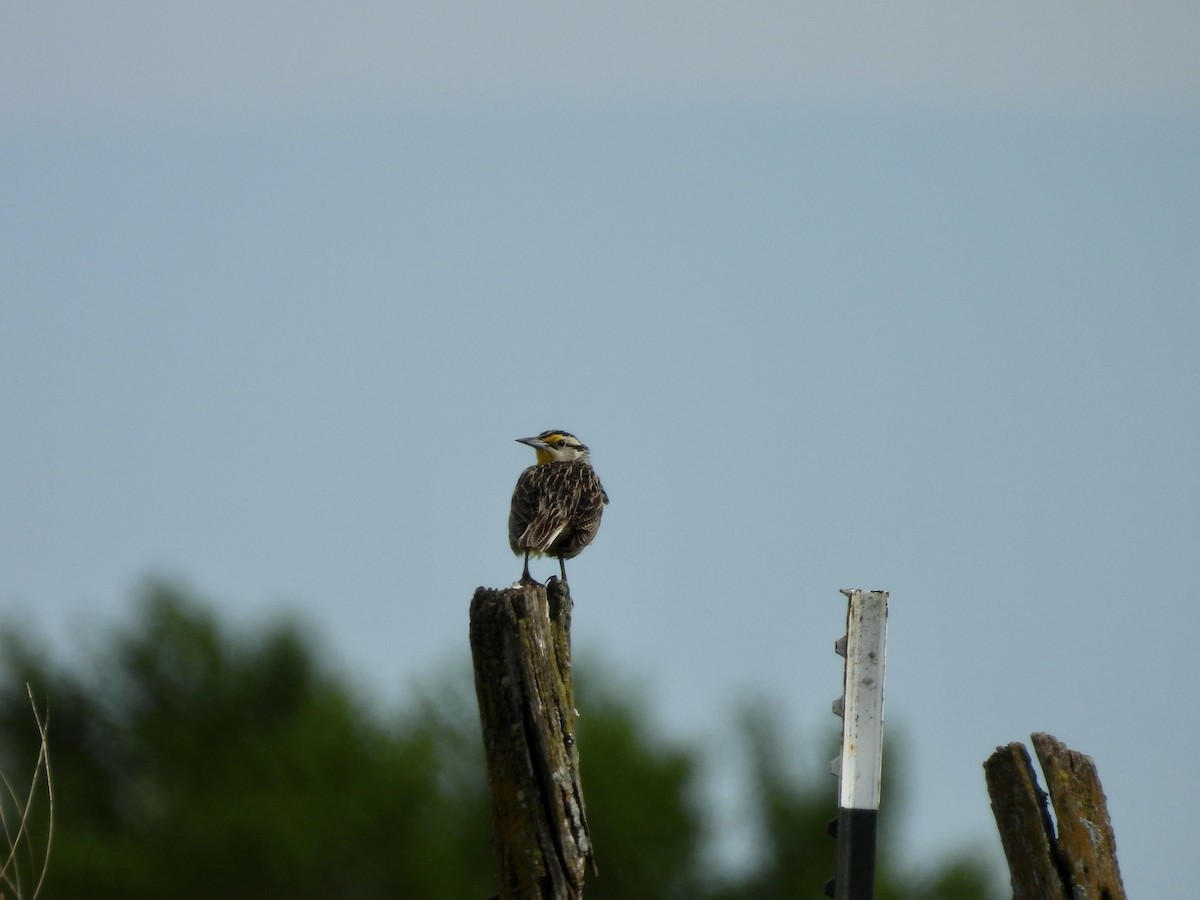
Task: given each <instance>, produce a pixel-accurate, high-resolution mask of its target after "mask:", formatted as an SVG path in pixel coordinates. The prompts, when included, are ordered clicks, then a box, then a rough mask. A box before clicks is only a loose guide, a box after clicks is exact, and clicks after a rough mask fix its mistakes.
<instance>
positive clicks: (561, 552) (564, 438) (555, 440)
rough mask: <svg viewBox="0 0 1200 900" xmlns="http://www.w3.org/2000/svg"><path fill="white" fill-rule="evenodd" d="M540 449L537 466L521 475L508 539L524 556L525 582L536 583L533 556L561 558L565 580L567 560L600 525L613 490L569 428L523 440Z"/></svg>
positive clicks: (585, 448) (522, 577)
mask: <svg viewBox="0 0 1200 900" xmlns="http://www.w3.org/2000/svg"><path fill="white" fill-rule="evenodd" d="M518 441H519V442H520V443H522V444H528V445H529V446H530V447H533V448H534V449H535V450H537V464H536V465H533V466H530V467H529V468H528V469H526V470H525V471H524V472H522V473H521V477H520V478H518V479H517V486H516V489H515V490H514V491H513V498H512V509H511V511H510V512H509V515H508V543H509V546H511V547H512V550H513V553H516V554H517V555H518V556H520V555H522V554H523V555H524V557H525V567H524V569H523V571H522V573H521V581H522V582H531V581H533V578H532V577H531V576H530V574H529V557H530V554H532V555H534V556H542V555H545V556H556V557H558V568H559V571H560V572H561V573H562V579H563V581H566V580H567V567H566V565H565V563H564V560H568V559H573V558H574V557H576V556H578V555H579V553H580V551H582V550H583V548H584V547H586V546H587V545H588V544H590V543H591V542H592V538H594V537H595V536H596V531H597V530H598V529H599V528H600V516H601V515H603V513H604V504H606V503H607V502H608V494H606V493H605V492H604V486H603V485H601V484H600V479H599V478H598V477H597V476H596V472H595V470H594V469H592V460H591V456H590V455H589V453H588V448H587V447H585V446H584V445H583V442H582V441H580V440H579V438H577V437H575V435H573V434H571V433H569V432H566V431H553V430H552V431H543V432H542V433H541V434H539V435H538V436H537V437H532V438H518Z"/></svg>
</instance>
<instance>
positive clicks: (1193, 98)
mask: <svg viewBox="0 0 1200 900" xmlns="http://www.w3.org/2000/svg"><path fill="white" fill-rule="evenodd" d="M6 20H7V23H6V27H5V28H4V29H3V30H2V32H0V166H2V171H3V172H4V178H3V189H2V191H3V194H2V195H3V204H2V206H0V229H2V232H0V422H3V429H2V434H0V613H2V614H3V617H4V619H5V620H6V621H16V622H23V623H26V624H28V625H30V626H31V627H36V628H38V629H40V630H41V632H43V633H44V634H46V635H48V636H49V639H51V640H53V641H54V642H55V644H56V646H58V647H60V652H61V653H63V654H64V655H66V656H68V657H70V656H71V655H72V654H79V655H81V656H82V655H83V654H84V652H85V650H86V647H87V645H88V642H89V641H94V640H95V636H96V635H97V634H101V633H103V632H104V631H105V630H106V629H110V628H112V627H117V626H118V625H119V624H120V623H122V622H125V621H127V620H128V617H129V616H130V615H131V614H132V610H133V602H132V598H133V597H134V596H135V595H136V593H137V590H138V586H139V585H141V584H143V583H144V581H145V579H147V578H152V577H166V578H170V579H176V580H178V581H179V582H180V583H183V584H186V585H189V586H190V587H192V588H193V589H194V590H196V591H197V592H199V593H200V594H201V595H203V596H205V597H207V598H209V599H210V600H211V601H212V603H213V604H214V605H215V606H216V608H217V610H218V612H219V613H220V614H221V615H223V616H226V617H228V618H229V619H230V620H231V621H235V622H240V623H245V624H249V625H252V624H254V623H260V622H263V621H267V620H269V619H270V618H271V617H272V616H275V615H278V614H280V613H281V612H291V613H296V614H298V615H300V616H301V617H302V618H303V619H304V620H305V621H307V622H309V623H310V624H311V625H312V626H313V627H314V629H316V630H317V631H318V632H319V633H320V634H321V636H322V638H323V639H326V640H327V641H328V643H329V646H330V652H331V655H332V656H333V657H334V658H335V659H336V660H337V661H338V663H339V664H340V665H342V666H343V667H344V668H345V670H346V671H347V672H349V673H350V674H351V675H352V676H353V677H354V678H355V679H357V680H358V681H360V682H361V683H362V684H363V685H364V687H365V688H367V689H369V690H371V691H373V692H375V693H376V695H378V696H379V697H381V698H383V699H384V700H385V701H386V702H391V701H392V700H397V699H401V698H403V696H405V691H406V689H407V688H406V686H408V685H411V684H412V683H413V682H414V681H419V680H421V679H425V678H428V677H430V675H431V674H432V673H436V672H438V671H444V670H445V669H446V668H448V667H449V668H453V667H456V666H461V665H463V664H464V663H463V661H464V660H465V659H466V658H467V657H468V648H467V630H466V625H467V609H468V604H469V602H470V598H471V594H472V592H473V591H474V589H475V587H476V586H478V585H487V586H491V587H503V586H506V585H508V584H509V583H510V582H511V581H512V580H514V579H516V578H517V577H518V576H519V574H520V561H519V560H517V559H516V558H514V557H513V556H512V555H511V553H510V551H509V549H508V547H507V543H506V539H505V535H506V520H507V510H508V501H509V496H510V494H511V490H512V486H513V484H514V483H515V480H516V477H517V475H518V474H519V472H520V470H521V469H522V468H523V467H524V466H526V465H529V464H531V463H532V461H533V460H532V453H530V452H529V450H528V448H526V447H523V446H522V445H520V444H516V443H514V439H515V438H519V437H525V436H528V435H532V434H536V433H538V432H540V431H543V430H545V429H549V428H559V429H566V430H569V431H571V432H573V433H575V434H577V435H579V436H580V437H581V438H582V439H583V440H584V441H585V442H586V443H587V444H588V445H589V446H590V447H591V448H592V453H593V459H594V462H595V465H596V468H597V471H598V472H599V474H600V476H601V478H602V479H603V480H604V484H605V486H606V488H607V490H608V493H609V495H610V497H611V498H612V503H611V505H610V507H609V508H608V510H607V512H606V513H605V519H604V524H603V527H602V529H601V531H600V535H599V537H598V538H597V539H596V542H595V543H594V544H593V545H592V546H591V547H590V548H588V550H587V551H586V552H585V553H584V554H583V555H581V556H580V557H579V558H577V559H576V560H574V561H572V562H571V563H570V564H569V565H570V575H571V585H572V589H573V594H574V597H575V602H576V608H575V618H574V640H575V644H576V648H577V652H579V653H580V654H581V655H583V656H584V657H586V658H588V659H590V660H592V661H593V664H594V665H597V666H604V667H606V668H608V669H610V670H611V671H612V673H613V674H614V676H615V677H617V678H620V679H625V680H628V681H629V682H631V683H635V684H639V685H642V686H643V690H644V692H645V696H646V700H647V703H648V704H649V706H650V708H651V709H652V710H653V711H654V715H655V716H656V718H657V720H658V721H659V723H660V726H661V728H662V729H663V732H664V733H665V734H668V735H672V734H673V735H679V736H704V737H705V738H706V739H709V740H711V741H712V746H713V748H714V749H713V759H714V767H715V768H716V769H717V770H720V769H721V767H722V764H723V762H724V761H727V759H726V757H727V755H728V754H729V752H730V751H729V749H728V747H727V746H726V744H725V743H723V739H722V737H721V735H720V731H721V729H722V727H723V723H727V722H728V721H729V716H730V714H731V712H732V710H733V709H735V708H736V706H737V704H738V703H739V702H740V701H742V700H744V699H745V698H746V697H750V696H761V697H765V698H767V699H768V701H769V702H770V704H771V707H772V708H773V709H776V710H778V713H779V718H780V721H781V723H784V725H785V726H786V728H787V729H788V733H789V734H790V735H792V736H793V738H794V740H795V743H796V756H797V760H807V759H809V758H810V757H811V755H812V747H813V746H814V745H817V744H819V745H821V746H824V745H825V742H827V740H828V737H829V735H830V734H832V733H834V732H835V731H836V728H837V720H836V719H834V718H833V716H832V715H831V714H830V712H829V709H830V704H831V703H832V701H833V699H834V697H835V696H836V695H837V694H838V693H839V691H840V688H841V668H840V666H841V660H840V659H839V658H838V657H836V656H835V655H834V654H833V649H832V647H833V642H834V640H835V639H836V638H837V637H839V636H840V634H841V633H842V630H843V626H844V616H845V599H844V598H843V597H842V596H841V594H839V589H842V588H864V589H883V590H888V591H889V592H890V594H891V602H890V617H889V630H888V658H887V687H886V700H885V703H886V709H885V716H886V719H887V723H888V726H887V727H888V731H887V734H886V735H885V741H886V740H887V738H888V737H891V738H892V740H893V744H892V746H894V747H896V748H899V749H900V751H901V752H902V753H903V754H904V757H905V759H906V761H907V764H908V766H909V768H910V770H911V771H910V775H909V778H908V783H907V786H906V790H905V798H904V810H903V812H902V813H901V815H902V818H903V821H904V823H905V824H904V827H903V829H902V831H903V833H904V835H905V837H904V841H903V846H902V848H901V852H902V854H903V859H904V860H905V861H906V862H908V863H911V864H914V865H919V864H921V862H922V861H923V860H932V859H936V858H939V856H940V855H941V854H944V853H947V852H949V851H951V850H953V849H956V848H962V847H967V848H975V849H979V850H981V851H983V852H985V853H987V854H989V855H990V856H991V857H992V858H993V859H994V860H995V861H996V867H997V871H998V872H1001V871H1002V869H1003V866H1002V862H1001V854H1000V849H999V841H998V838H997V837H996V833H995V827H994V824H993V822H992V819H991V813H990V809H989V807H988V801H987V795H986V790H985V787H984V782H983V773H982V763H983V761H984V759H986V757H987V756H988V755H989V754H990V753H991V752H992V751H993V750H994V749H995V748H996V746H998V745H1002V744H1007V743H1009V742H1010V741H1026V742H1027V741H1028V736H1029V734H1030V733H1031V732H1034V731H1047V732H1050V733H1052V734H1054V735H1056V736H1057V737H1058V738H1060V739H1061V740H1063V741H1065V742H1066V743H1067V744H1068V745H1069V746H1070V747H1072V748H1074V749H1077V750H1080V751H1082V752H1084V753H1087V754H1089V755H1091V756H1092V757H1093V758H1094V760H1095V761H1096V764H1097V767H1098V769H1099V773H1100V777H1101V779H1102V781H1103V784H1104V787H1105V789H1106V792H1107V794H1108V797H1109V806H1110V812H1111V814H1112V818H1113V824H1114V828H1115V831H1116V836H1117V843H1118V854H1119V859H1120V863H1121V869H1122V872H1123V875H1124V878H1125V884H1126V888H1127V890H1128V892H1129V894H1130V895H1131V896H1153V897H1160V898H1173V897H1178V898H1185V897H1187V896H1189V895H1188V888H1187V887H1186V886H1187V885H1189V884H1191V883H1193V882H1194V879H1193V878H1192V868H1193V866H1192V856H1193V855H1194V854H1193V848H1194V845H1195V843H1196V840H1197V838H1198V837H1200V833H1198V830H1197V827H1196V825H1195V818H1194V810H1195V809H1196V808H1197V806H1200V779H1197V778H1196V777H1195V772H1194V760H1193V757H1194V752H1193V748H1194V747H1196V746H1197V745H1198V744H1200V715H1198V714H1197V712H1196V704H1195V702H1194V698H1193V696H1192V695H1193V694H1194V688H1195V685H1196V674H1195V668H1194V663H1193V660H1194V657H1195V654H1194V652H1193V636H1194V634H1195V633H1196V631H1197V629H1198V628H1200V613H1198V612H1197V604H1196V603H1195V602H1194V598H1193V596H1192V595H1193V594H1194V590H1193V589H1192V588H1193V581H1194V574H1195V565H1196V561H1197V558H1198V556H1200V553H1198V547H1200V513H1198V511H1197V509H1198V501H1200V476H1198V474H1197V471H1198V467H1197V464H1196V458H1197V451H1196V447H1197V446H1198V444H1200V424H1198V420H1200V417H1198V415H1197V409H1198V408H1200V407H1198V403H1197V393H1198V388H1200V354H1198V353H1197V337H1198V336H1200V303H1198V300H1200V294H1198V291H1197V288H1198V287H1200V253H1198V252H1197V243H1198V238H1200V167H1198V166H1197V164H1196V160H1197V159H1200V55H1198V54H1196V53H1195V47H1194V43H1195V42H1194V37H1195V35H1196V34H1197V33H1200V7H1198V6H1196V5H1195V4H1191V3H1183V2H1179V3H1174V2H1153V0H1152V2H1147V3H1143V4H1139V5H1137V6H1136V7H1134V6H1131V5H1129V4H1123V3H1115V2H1088V3H1079V2H1066V3H1060V4H1054V5H1049V6H1048V5H1046V4H1035V3H1027V2H1015V3H1010V4H1004V5H1002V6H998V7H992V8H988V9H982V8H973V7H969V6H968V7H965V6H963V5H962V4H953V3H943V2H928V0H915V2H913V3H909V4H904V5H887V6H885V5H883V4H866V5H859V6H850V7H847V6H844V5H839V6H838V7H836V8H833V7H832V6H824V5H817V4H808V3H800V2H790V3H783V2H757V3H756V2H750V3H744V4H728V3H715V2H693V3H686V4H684V3H677V2H664V3H660V4H654V5H652V6H650V7H647V6H646V5H645V4H634V3H628V2H614V3H608V4H604V5H602V6H596V5H594V4H592V5H586V6H584V5H578V6H574V5H563V4H546V3H513V4H505V5H503V6H498V5H495V4H487V3H457V4H423V3H419V4H409V5H404V6H402V7H397V6H396V5H395V4H385V3H369V2H364V3H349V4H339V5H338V6H337V7H336V9H335V8H334V7H333V6H332V5H328V6H327V5H324V4H316V3H306V2H299V3H291V4H287V5H286V6H285V5H283V4H268V3H256V2H250V3H247V2H239V3H236V4H235V3H230V2H223V0H216V2H211V3H206V4H185V5H176V6H175V7H172V8H170V9H168V8H167V7H164V6H162V5H160V4H151V3H135V2H123V0H115V2H110V3H105V4H97V3H73V2H60V3H55V4H23V5H21V6H20V7H19V8H15V9H12V10H9V11H8V13H7V14H6ZM554 568H555V565H554V564H553V562H549V563H543V564H542V567H541V568H540V569H539V567H538V566H536V565H535V569H534V571H535V574H537V575H539V576H541V577H545V576H548V575H549V574H551V572H552V571H553V570H554ZM583 713H584V714H585V715H586V710H584V711H583ZM583 752H584V754H585V766H586V748H583ZM832 796H833V786H832V780H831V798H832Z"/></svg>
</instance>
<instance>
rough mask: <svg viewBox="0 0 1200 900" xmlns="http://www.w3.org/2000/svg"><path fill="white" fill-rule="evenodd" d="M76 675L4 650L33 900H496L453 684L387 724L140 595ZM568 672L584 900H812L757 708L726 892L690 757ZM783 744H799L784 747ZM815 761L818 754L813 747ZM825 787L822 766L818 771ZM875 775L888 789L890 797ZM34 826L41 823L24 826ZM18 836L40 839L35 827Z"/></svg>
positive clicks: (157, 591)
mask: <svg viewBox="0 0 1200 900" xmlns="http://www.w3.org/2000/svg"><path fill="white" fill-rule="evenodd" d="M100 646H101V652H100V653H99V654H97V656H96V658H95V659H94V660H93V662H92V664H91V665H90V666H86V667H78V666H76V667H73V668H71V669H66V668H62V667H60V666H57V665H55V664H54V663H53V662H52V661H51V658H50V656H49V654H47V653H46V652H45V651H44V650H43V649H42V648H39V647H37V646H35V645H34V644H33V642H32V641H31V640H30V639H29V638H28V637H27V636H25V635H21V634H17V633H14V632H12V631H9V632H7V633H6V634H5V637H4V643H3V668H4V670H5V676H6V677H5V678H4V680H3V682H2V683H0V764H2V765H3V767H4V771H5V772H7V773H9V774H10V775H12V774H16V773H21V772H28V771H32V764H33V760H34V759H35V758H36V753H37V732H36V729H35V727H34V725H33V722H32V717H31V714H30V711H29V706H28V702H29V701H28V698H27V697H26V695H25V692H24V684H25V683H26V682H29V683H30V684H32V685H33V686H34V692H35V695H36V696H37V697H39V698H44V699H45V700H48V702H49V707H50V723H49V732H50V733H49V738H50V751H51V762H52V766H53V774H54V780H55V792H56V803H57V813H56V817H57V824H56V833H55V835H54V847H53V851H52V857H51V865H50V875H49V878H48V880H47V885H46V889H45V892H44V895H43V896H46V897H51V898H58V897H88V898H94V900H108V898H118V897H119V898H122V900H142V898H146V900H150V898H154V900H159V898H162V897H172V898H179V900H191V898H212V897H222V898H255V900H271V898H280V900H282V898H288V900H304V898H322V900H326V898H338V900H374V898H398V897H406V898H407V897H411V898H430V900H442V898H475V900H482V898H485V897H487V896H489V895H490V894H491V890H492V888H491V857H490V836H489V831H488V828H489V826H488V821H487V814H486V802H487V798H486V787H485V782H484V772H483V754H482V749H481V742H480V738H479V725H478V719H477V714H476V710H475V703H474V695H473V690H472V686H471V680H470V675H469V673H468V672H455V673H452V675H451V676H448V677H438V678H434V679H431V680H429V681H428V682H426V683H424V684H422V685H419V686H418V687H417V689H416V691H415V693H414V697H413V699H412V700H411V702H410V703H409V704H408V705H407V706H406V707H405V709H404V710H403V711H402V712H401V713H400V714H399V715H398V716H396V717H394V718H393V719H391V720H385V719H384V718H382V717H380V716H379V715H378V714H377V713H376V712H374V711H372V710H370V709H368V708H367V707H366V705H365V703H364V701H362V700H361V699H358V698H357V697H356V695H355V692H354V691H353V690H352V689H351V688H350V687H349V685H348V684H347V683H346V682H345V680H344V679H340V678H338V677H336V676H335V674H334V673H332V672H331V671H330V669H329V668H328V667H326V666H324V665H323V664H322V663H321V658H320V654H319V653H318V652H317V649H318V648H317V647H316V646H315V644H314V642H313V641H312V640H311V639H310V638H309V637H308V636H307V635H306V634H305V632H303V631H302V630H301V629H299V628H298V627H296V626H295V625H294V624H290V623H284V624H278V625H275V626H272V627H268V628H263V629H261V630H260V631H258V632H256V633H255V634H252V635H231V634H229V633H227V632H226V631H225V630H224V629H223V628H221V627H220V626H219V624H218V623H217V622H216V620H215V619H214V618H213V616H212V614H211V613H210V612H208V611H206V610H205V608H204V607H203V606H202V605H201V604H199V603H198V602H197V601H196V600H195V599H194V598H192V597H190V596H188V595H187V594H186V593H185V592H183V591H181V590H179V589H177V588H173V587H171V586H167V585H162V584H158V585H152V586H151V587H150V588H149V589H148V590H147V591H146V592H145V596H144V597H143V598H142V601H141V605H140V613H139V617H138V618H137V620H136V622H135V624H134V626H133V627H132V628H131V629H129V630H127V631H124V632H121V633H117V634H116V635H114V636H111V637H110V638H108V639H105V641H103V642H102V643H101V645H100ZM598 671H600V668H599V667H596V668H595V669H591V670H589V669H586V667H585V668H584V669H583V673H582V674H581V675H580V676H579V692H578V702H579V706H580V709H581V711H582V713H583V714H582V715H581V717H580V720H579V740H580V748H581V755H582V767H583V768H582V771H583V779H584V788H585V793H586V799H587V803H588V817H589V821H590V824H591V828H592V835H593V839H594V842H595V845H596V850H597V861H598V864H599V867H600V875H599V877H592V878H591V879H590V880H589V883H588V897H589V898H591V900H609V898H612V900H616V898H622V900H628V898H633V900H640V898H647V900H672V898H696V900H735V898H746V900H755V898H763V900H766V898H779V900H784V898H790V897H805V898H810V897H815V896H818V895H819V893H820V889H821V887H820V886H821V884H822V883H823V882H824V880H825V879H826V878H828V877H829V876H830V875H831V874H832V871H833V842H832V841H831V840H830V838H829V837H828V836H827V835H826V834H825V822H826V821H827V820H828V819H829V818H830V817H831V816H832V815H833V805H834V803H835V798H834V787H833V785H834V782H833V779H832V778H830V777H829V776H828V774H824V771H822V772H821V774H820V775H818V776H815V777H814V776H811V775H810V776H805V775H802V774H798V773H796V772H795V771H793V770H792V769H791V768H789V767H787V766H785V765H783V763H782V760H786V759H790V758H795V757H796V756H797V753H796V748H795V746H791V747H790V748H788V749H785V742H784V741H783V739H782V738H781V736H780V731H779V728H778V725H777V723H775V722H773V721H772V720H771V719H770V717H769V716H768V715H767V714H766V712H765V709H766V708H765V707H763V706H752V707H749V708H748V710H747V711H745V712H744V713H743V715H742V717H741V718H740V719H739V720H738V722H737V728H736V730H737V732H738V734H739V735H740V740H741V741H742V742H743V743H744V745H745V749H746V752H747V756H748V758H749V760H750V763H749V783H750V784H751V786H752V792H751V793H752V797H751V800H752V803H751V806H752V808H753V810H754V815H755V817H756V819H757V821H756V823H755V825H754V829H755V831H756V833H757V834H758V836H759V840H758V841H757V842H756V843H757V846H758V851H759V852H758V855H757V856H756V858H755V859H753V860H752V864H751V865H750V866H749V867H748V868H747V869H745V870H744V871H740V872H738V873H733V874H730V873H722V872H720V871H717V870H715V869H714V866H712V865H711V864H709V863H708V862H707V860H708V859H709V858H710V857H711V852H710V851H711V849H712V847H713V842H714V841H719V840H721V838H722V836H721V835H719V834H712V833H711V832H710V831H709V830H708V828H709V824H708V823H709V821H710V817H709V816H708V814H707V810H706V806H705V804H704V803H703V802H702V800H703V797H702V794H701V791H700V788H701V784H702V780H703V766H702V762H703V754H702V752H701V750H700V749H699V748H698V746H696V745H693V744H685V743H679V742H676V743H671V742H668V741H665V740H663V739H661V738H659V737H658V736H656V735H654V734H653V733H652V732H651V730H650V729H649V727H648V723H649V722H650V717H649V716H648V715H647V714H645V713H644V712H643V711H642V710H641V708H640V707H639V706H638V704H637V703H636V702H635V701H633V700H631V699H630V696H631V694H632V692H630V691H624V692H622V691H621V690H618V689H617V688H615V687H614V686H613V684H612V683H611V682H593V681H592V680H590V679H589V677H588V675H589V673H590V672H598ZM793 743H794V742H793ZM820 755H821V759H822V760H826V759H828V758H831V757H832V756H833V750H832V749H826V748H822V749H821V751H820ZM820 768H821V769H822V770H826V769H827V763H825V762H824V761H822V762H821V763H820ZM889 780H892V779H885V784H886V783H887V782H888V781H889ZM39 815H43V814H39ZM31 827H33V828H34V829H35V830H36V829H38V828H39V827H40V828H44V821H34V822H32V823H31ZM930 872H931V873H932V874H929V875H922V876H920V877H911V876H908V877H905V878H899V877H896V876H894V875H892V874H889V872H887V871H881V885H880V892H879V896H880V898H881V900H892V898H899V897H905V898H934V900H960V898H961V900H966V898H971V900H984V898H989V897H991V896H994V894H989V893H988V887H987V878H986V877H985V876H986V874H987V873H986V870H985V869H983V868H982V867H981V865H980V863H979V862H977V861H974V860H972V859H969V858H962V859H956V860H954V861H953V862H952V863H950V864H947V865H940V866H934V867H932V868H931V869H930Z"/></svg>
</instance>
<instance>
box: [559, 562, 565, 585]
mask: <svg viewBox="0 0 1200 900" xmlns="http://www.w3.org/2000/svg"><path fill="white" fill-rule="evenodd" d="M558 571H560V572H562V577H563V584H566V583H567V563H566V560H564V559H563V558H562V557H561V556H560V557H559V558H558Z"/></svg>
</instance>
